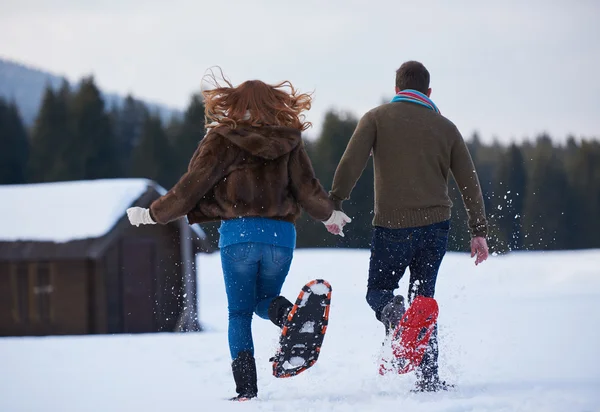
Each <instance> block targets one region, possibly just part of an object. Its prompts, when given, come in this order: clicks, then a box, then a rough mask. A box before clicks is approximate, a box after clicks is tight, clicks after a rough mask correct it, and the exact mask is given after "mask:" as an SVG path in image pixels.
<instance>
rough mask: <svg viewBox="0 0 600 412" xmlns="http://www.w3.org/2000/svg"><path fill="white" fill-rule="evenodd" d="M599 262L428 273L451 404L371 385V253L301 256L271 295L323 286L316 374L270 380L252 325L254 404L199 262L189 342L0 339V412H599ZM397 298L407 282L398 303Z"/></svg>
mask: <svg viewBox="0 0 600 412" xmlns="http://www.w3.org/2000/svg"><path fill="white" fill-rule="evenodd" d="M598 262H600V250H594V251H581V252H552V253H536V252H521V253H512V254H510V255H507V256H498V257H490V259H489V260H488V261H487V262H484V263H483V264H481V265H479V266H477V267H475V265H474V264H473V260H472V259H470V258H469V257H468V256H467V255H465V254H456V253H449V254H448V255H447V256H446V258H445V260H444V262H443V264H442V267H441V270H440V277H439V279H438V284H437V290H436V298H437V300H438V303H439V306H440V315H439V319H438V321H439V333H440V374H441V376H442V378H443V379H445V380H447V381H449V382H451V383H454V384H456V389H455V390H454V391H452V392H445V393H433V394H413V393H410V392H409V391H410V389H411V388H412V387H413V384H414V374H408V375H404V376H394V375H391V376H388V375H386V376H383V377H382V376H379V375H378V373H377V372H378V363H379V362H378V361H379V359H378V356H379V355H380V352H381V342H382V338H383V326H382V325H381V324H379V323H378V322H377V321H376V320H375V318H374V316H373V314H372V312H371V310H370V309H369V307H368V305H367V303H366V301H365V293H366V289H365V288H366V279H367V277H366V274H367V268H368V264H369V252H368V251H365V250H350V251H347V250H346V251H342V250H319V251H315V250H299V251H297V252H296V255H295V257H294V261H293V262H292V269H291V271H290V274H289V276H288V279H287V282H286V284H285V285H284V288H283V294H284V295H285V296H287V297H288V299H290V300H292V301H294V299H295V298H296V297H297V295H298V293H299V291H300V288H301V287H302V286H303V285H304V284H306V283H307V281H309V280H311V279H312V278H323V279H325V280H327V281H329V282H330V283H331V285H332V289H333V292H332V296H331V312H330V318H329V325H328V329H327V335H326V337H325V341H324V343H323V347H322V349H321V354H320V356H319V360H318V362H317V363H316V364H315V365H314V366H313V367H312V368H310V369H309V370H307V371H306V372H304V373H302V374H300V375H298V376H296V377H292V378H288V379H276V378H274V377H273V376H272V367H271V364H270V362H269V358H270V357H271V356H273V354H274V353H275V348H276V345H277V340H278V330H277V328H276V327H275V326H273V325H272V324H271V323H270V322H269V321H266V320H262V319H259V318H257V317H255V321H254V337H255V350H256V357H257V362H258V378H259V398H258V399H257V400H253V401H250V402H245V403H243V404H238V403H232V402H229V401H227V398H228V397H231V396H233V395H235V393H234V384H233V378H232V376H231V370H230V358H229V350H228V347H227V302H226V299H225V292H224V286H223V278H222V274H221V266H220V260H219V256H218V254H214V255H200V257H199V261H198V267H199V270H200V274H201V277H200V282H199V297H200V306H199V310H200V318H201V321H202V324H203V325H204V326H205V328H206V331H205V332H203V333H191V334H173V333H163V334H153V335H135V336H87V337H46V338H4V339H0V365H1V367H0V411H7V412H24V411H28V412H30V411H40V412H42V411H61V412H70V411H74V412H80V411H85V412H104V411H111V412H120V411H123V412H128V411H144V412H151V411H166V410H169V411H176V410H194V411H212V410H219V411H221V412H225V411H240V410H243V411H283V412H286V411H293V412H296V411H298V410H302V411H305V410H306V411H385V410H398V411H403V412H404V411H406V412H413V411H426V412H439V411H448V412H467V411H488V412H499V411H527V412H529V411H531V412H540V411H543V412H554V411H556V412H559V411H560V412H564V411H573V412H598V411H600V390H599V389H600V353H599V351H598V348H599V343H600V332H599V330H600V269H598ZM407 287H408V276H406V277H405V278H404V279H403V280H402V284H401V291H402V292H405V291H406V288H407Z"/></svg>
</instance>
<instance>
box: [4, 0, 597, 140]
mask: <svg viewBox="0 0 600 412" xmlns="http://www.w3.org/2000/svg"><path fill="white" fill-rule="evenodd" d="M599 17H600V1H597V0H589V1H588V0H568V1H559V0H547V1H538V0H532V1H527V2H523V1H493V2H490V1H465V0H453V1H452V2H450V1H436V0H430V1H427V2H417V1H415V0H413V1H401V0H388V1H382V0H365V1H356V0H304V1H282V0H252V1H247V0H219V1H205V0H171V1H168V2H167V1H164V0H161V1H158V0H143V1H142V0H103V1H98V0H0V39H2V40H0V57H4V58H9V59H11V60H15V61H18V62H21V63H24V64H27V65H32V66H34V67H38V68H43V69H46V70H49V71H51V72H54V73H56V74H59V75H64V76H66V77H67V78H68V79H70V80H72V81H77V80H79V79H80V78H81V77H82V76H84V75H89V74H93V75H94V77H95V79H96V81H97V83H98V85H99V86H100V87H101V88H102V89H103V90H105V91H107V92H108V91H110V92H118V93H122V94H126V93H132V94H133V95H134V96H136V97H138V98H142V99H147V100H151V101H155V102H160V103H164V104H166V105H168V106H171V107H174V108H179V109H184V108H185V107H186V105H187V104H188V102H189V99H190V96H191V95H192V93H194V92H198V91H199V90H200V87H201V79H202V76H203V75H204V74H205V73H206V71H207V69H209V68H210V67H212V66H215V65H218V66H220V67H221V68H222V69H223V71H224V72H225V74H226V75H227V76H228V77H229V79H230V80H231V81H232V82H233V83H234V84H239V83H241V82H243V81H245V80H248V79H260V80H263V81H266V82H270V83H275V82H279V81H282V80H290V81H291V82H292V83H293V84H294V86H296V87H297V88H298V89H300V91H307V92H313V93H314V101H313V108H312V110H311V111H310V112H309V113H308V115H307V119H308V120H309V121H311V122H313V124H314V127H313V129H309V131H308V132H307V134H308V135H309V137H310V136H311V135H314V136H316V135H317V134H318V132H319V130H320V126H321V123H322V121H323V118H324V115H325V113H326V112H327V110H332V109H333V110H338V111H340V112H348V113H351V114H352V115H354V116H357V117H360V116H362V115H363V114H364V113H365V112H366V111H368V110H370V109H371V108H373V107H375V106H377V105H379V104H381V103H382V102H384V101H387V100H389V99H390V98H391V97H392V96H393V94H394V82H395V71H396V69H397V68H398V67H399V66H400V65H401V64H402V63H403V62H404V61H407V60H418V61H421V62H422V63H423V64H425V66H426V67H427V68H428V70H429V72H430V73H431V87H432V89H433V92H432V95H431V97H432V99H433V100H434V102H435V103H436V104H437V106H438V107H439V108H440V110H441V112H442V114H443V115H444V116H446V117H448V118H449V119H450V120H452V121H453V122H454V123H455V124H456V125H457V127H458V128H459V130H460V131H461V132H462V133H463V135H465V137H469V136H470V135H472V134H473V132H474V131H477V132H478V133H479V135H480V137H481V139H482V140H483V141H486V142H491V141H492V140H493V139H497V140H498V141H500V142H504V143H507V142H511V141H522V140H523V139H524V138H534V137H535V136H537V135H539V134H541V133H544V132H546V133H549V134H550V135H551V136H552V137H553V138H554V139H555V140H557V141H564V140H565V139H566V138H567V137H568V135H574V136H575V137H576V138H579V137H582V136H585V137H597V138H600V75H598V73H600V44H599V43H600V24H598V18H599Z"/></svg>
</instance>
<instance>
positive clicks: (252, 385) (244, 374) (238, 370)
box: [231, 351, 258, 401]
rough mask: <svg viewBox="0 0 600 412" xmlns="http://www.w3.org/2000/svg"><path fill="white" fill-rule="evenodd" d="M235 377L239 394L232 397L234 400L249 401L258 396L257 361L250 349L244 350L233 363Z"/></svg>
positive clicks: (232, 368) (236, 389)
mask: <svg viewBox="0 0 600 412" xmlns="http://www.w3.org/2000/svg"><path fill="white" fill-rule="evenodd" d="M231 370H232V371H233V379H234V380H235V391H236V392H237V393H238V396H236V397H234V398H231V400H232V401H247V400H250V399H252V398H256V397H257V396H258V386H257V382H256V381H257V377H256V361H255V360H254V356H253V355H252V354H251V353H250V352H249V351H242V352H240V353H239V354H238V357H237V358H235V359H234V360H233V362H232V363H231Z"/></svg>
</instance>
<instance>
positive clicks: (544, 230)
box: [523, 136, 572, 250]
mask: <svg viewBox="0 0 600 412" xmlns="http://www.w3.org/2000/svg"><path fill="white" fill-rule="evenodd" d="M528 186H529V188H528V191H527V196H526V198H525V206H524V216H523V221H524V226H525V231H526V235H525V236H526V239H524V242H523V243H524V246H525V247H526V248H528V249H542V250H550V249H563V248H568V238H569V231H570V228H569V224H568V223H569V219H568V216H569V215H570V213H571V211H570V204H569V203H570V201H571V197H572V190H571V187H570V186H569V183H568V180H567V174H566V171H565V168H564V164H563V163H562V162H561V161H560V158H559V156H558V153H557V150H556V149H555V148H554V147H553V145H552V140H551V139H550V137H549V136H541V137H540V138H539V139H538V141H537V144H536V148H535V153H534V157H533V165H532V171H531V178H530V179H529V185H528Z"/></svg>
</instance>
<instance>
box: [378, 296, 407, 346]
mask: <svg viewBox="0 0 600 412" xmlns="http://www.w3.org/2000/svg"><path fill="white" fill-rule="evenodd" d="M404 312H406V308H405V307H404V297H403V296H402V295H396V296H394V297H393V298H392V300H391V302H390V303H388V304H387V305H385V306H384V307H383V309H382V310H381V317H380V319H381V322H382V323H383V325H384V326H385V334H386V336H388V335H389V334H390V333H393V331H394V329H395V328H396V326H398V324H399V323H400V319H402V316H404Z"/></svg>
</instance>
